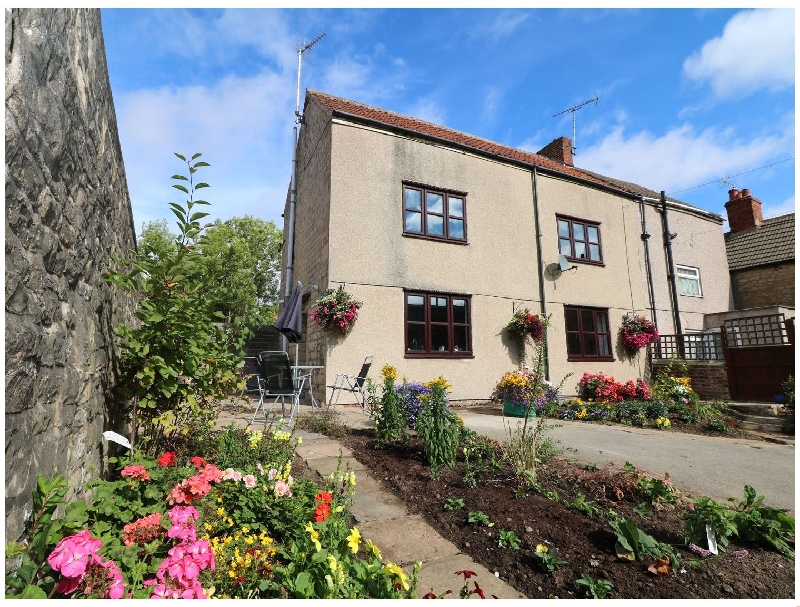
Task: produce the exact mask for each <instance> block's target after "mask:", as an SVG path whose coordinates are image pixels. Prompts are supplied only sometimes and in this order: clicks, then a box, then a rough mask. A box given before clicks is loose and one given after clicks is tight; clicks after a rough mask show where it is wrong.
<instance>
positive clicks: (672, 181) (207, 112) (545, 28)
mask: <svg viewBox="0 0 800 607" xmlns="http://www.w3.org/2000/svg"><path fill="white" fill-rule="evenodd" d="M101 15H102V23H103V34H104V42H105V48H106V56H107V61H108V69H109V77H110V81H111V88H112V93H113V97H114V104H115V108H116V114H117V123H118V128H119V135H120V140H121V146H122V154H123V159H124V162H125V170H126V173H127V179H128V188H129V191H130V195H131V202H132V206H133V215H134V221H135V223H136V230H137V234H138V233H140V232H141V228H142V226H143V224H144V223H145V222H148V221H153V220H157V219H167V220H168V221H169V222H170V224H171V225H172V229H173V231H177V230H176V228H175V227H174V222H173V216H172V214H171V212H170V210H169V207H168V203H169V202H178V201H180V199H179V198H177V197H178V196H179V192H177V190H173V189H172V188H171V187H170V186H171V184H172V182H171V181H170V177H171V175H173V174H175V173H180V172H182V170H183V169H185V167H182V166H181V162H180V161H179V160H178V159H177V158H175V156H174V155H173V153H174V152H180V153H181V154H183V155H184V156H189V155H192V154H194V153H195V152H200V153H202V154H203V156H202V160H205V161H207V162H208V163H209V164H210V165H211V166H210V167H207V168H203V169H201V171H202V172H201V173H199V174H198V177H199V178H200V179H202V180H203V181H205V182H207V183H209V184H210V186H211V187H210V188H209V189H207V190H204V191H203V195H204V196H203V197H204V198H205V199H206V200H208V201H209V202H211V206H210V207H208V209H207V210H208V211H210V213H211V215H210V217H209V218H207V220H214V219H222V220H225V219H228V218H230V217H234V216H243V215H253V216H255V217H259V218H261V219H264V220H272V221H275V223H276V224H277V226H278V227H279V228H282V227H283V220H282V219H281V214H282V213H283V208H284V203H285V200H286V195H287V190H288V187H289V182H290V177H291V162H292V129H293V127H294V126H295V120H294V118H295V116H294V113H295V103H296V90H297V89H296V87H297V58H298V55H297V50H298V48H300V47H301V46H302V45H304V44H306V43H308V42H311V41H312V40H313V39H314V38H316V37H317V36H318V35H320V34H322V33H323V32H324V33H325V37H324V38H323V39H322V40H320V41H319V42H318V43H317V44H316V45H315V46H314V47H313V49H312V51H311V52H310V53H306V54H305V55H304V57H305V58H306V59H308V61H304V62H303V67H302V79H301V89H300V90H301V93H300V107H301V109H302V105H303V99H304V95H305V89H306V88H310V89H316V90H320V91H324V92H326V93H330V94H332V95H336V96H340V97H344V98H346V99H351V100H354V101H358V102H361V103H366V104H369V105H373V106H377V107H380V108H383V109H387V110H391V111H394V112H398V113H401V114H405V115H409V116H413V117H416V118H420V119H423V120H428V121H431V122H434V123H436V124H441V125H443V126H446V127H450V128H453V129H457V130H459V131H464V132H467V133H471V134H473V135H477V136H479V137H483V138H486V139H490V140H492V141H497V142H500V143H503V144H505V145H509V146H512V147H516V148H520V149H524V150H528V151H531V152H536V151H538V150H540V149H541V148H543V147H544V146H545V145H547V144H548V143H549V142H550V141H552V140H553V139H556V138H558V137H561V136H566V137H570V138H572V136H573V120H572V116H573V114H572V113H571V112H565V113H562V114H561V115H559V116H555V117H554V115H555V114H558V113H559V112H562V111H563V110H566V109H568V108H571V107H574V106H576V105H579V104H582V103H583V102H585V101H589V100H592V99H594V98H595V97H597V99H598V101H597V103H589V104H586V105H584V106H583V107H581V108H580V109H579V110H577V111H576V112H575V121H576V137H575V145H576V148H577V153H576V155H575V158H574V162H575V166H576V167H579V168H585V169H589V170H591V171H595V172H598V173H601V174H603V175H607V176H609V177H613V178H616V179H622V180H625V181H632V182H634V183H638V184H639V185H642V186H645V187H647V188H650V189H652V190H655V191H661V190H664V191H666V193H667V194H668V195H669V196H673V197H675V198H677V199H679V200H683V201H685V202H687V203H689V204H692V205H695V206H697V207H700V208H702V209H706V210H708V211H712V212H714V213H718V214H720V215H722V216H723V217H724V216H725V208H724V204H725V202H726V201H727V200H728V190H729V189H731V188H732V187H735V188H738V189H743V188H749V189H750V190H751V193H752V195H753V196H755V197H756V198H758V199H759V200H761V201H762V203H763V207H762V212H763V215H764V217H765V218H767V217H775V216H778V215H781V214H784V213H792V212H794V205H795V201H794V176H795V162H794V155H795V154H794V150H795V134H794V133H795V115H794V107H795V96H794V93H795V52H794V25H795V11H794V10H793V9H757V10H752V9H736V8H734V9H688V8H684V9H645V8H642V9H622V8H618V9H574V8H570V9H556V8H552V9H510V8H505V9H461V8H459V9H432V10H429V9H421V8H399V9H386V10H384V9H380V10H379V9H355V8H351V9H327V8H325V9H322V8H319V9H272V8H262V9H187V8H177V9H102V10H101Z"/></svg>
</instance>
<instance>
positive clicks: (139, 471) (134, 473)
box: [120, 466, 150, 481]
mask: <svg viewBox="0 0 800 607" xmlns="http://www.w3.org/2000/svg"><path fill="white" fill-rule="evenodd" d="M120 474H121V475H122V476H130V477H131V478H132V479H133V480H135V481H149V480H150V474H149V473H148V472H147V468H145V467H144V466H125V467H124V468H123V469H122V472H120Z"/></svg>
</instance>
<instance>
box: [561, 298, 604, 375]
mask: <svg viewBox="0 0 800 607" xmlns="http://www.w3.org/2000/svg"><path fill="white" fill-rule="evenodd" d="M570 311H575V312H576V314H577V316H578V330H577V331H573V330H570V329H569V324H568V323H567V314H568V313H569V312H570ZM584 312H591V313H592V315H593V321H592V322H593V324H594V331H585V330H584V329H583V313H584ZM598 314H603V315H605V321H606V329H607V330H606V331H599V330H598V322H597V315H598ZM564 333H566V344H567V360H568V361H600V362H612V361H613V360H614V340H613V339H612V334H611V324H610V322H609V319H608V308H594V307H591V306H564ZM573 334H577V335H578V336H579V338H578V343H579V344H580V346H581V352H580V354H570V351H569V336H570V335H573ZM585 335H594V338H595V344H596V348H597V352H598V354H586V353H585V338H584V336H585ZM601 335H605V336H606V339H607V341H608V352H609V353H608V354H600V353H599V352H600V336H601Z"/></svg>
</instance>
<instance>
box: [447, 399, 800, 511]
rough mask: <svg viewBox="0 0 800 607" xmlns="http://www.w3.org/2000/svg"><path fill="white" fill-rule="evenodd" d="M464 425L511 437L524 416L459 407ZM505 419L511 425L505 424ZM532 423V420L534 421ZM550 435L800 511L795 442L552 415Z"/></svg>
mask: <svg viewBox="0 0 800 607" xmlns="http://www.w3.org/2000/svg"><path fill="white" fill-rule="evenodd" d="M456 412H457V413H458V414H459V415H460V416H461V418H462V419H463V420H464V425H465V426H467V427H468V428H470V429H471V430H474V431H475V432H478V433H479V434H484V435H486V436H489V437H491V438H495V439H498V440H505V439H507V438H508V425H509V423H510V424H511V428H512V429H513V428H515V427H516V424H518V423H521V421H522V420H519V419H515V418H503V417H502V416H500V415H491V414H485V413H478V412H474V411H471V410H470V409H457V410H456ZM504 420H505V425H504ZM529 423H530V422H529ZM547 423H548V425H552V426H558V427H553V428H552V429H551V430H549V431H548V433H547V436H549V437H551V438H552V439H554V440H557V441H560V443H561V444H560V446H561V447H562V448H564V449H565V452H564V455H565V456H567V457H572V458H573V459H575V460H576V461H577V462H580V463H584V464H592V463H596V464H598V465H602V464H605V463H607V462H611V461H615V462H618V463H620V464H624V463H625V462H626V461H627V462H630V463H631V464H633V465H634V466H636V468H637V469H639V470H643V471H646V472H648V473H650V474H652V475H653V476H657V477H659V478H664V473H666V472H669V475H670V477H671V481H672V482H673V483H674V484H675V486H676V487H678V488H679V489H682V490H684V491H687V492H689V493H691V494H693V495H697V496H699V495H707V496H709V497H711V498H713V499H715V500H717V501H726V500H727V499H728V498H729V497H734V498H736V499H737V500H741V499H743V497H744V486H745V484H747V485H751V486H752V487H753V488H754V489H755V490H756V494H757V495H763V496H765V500H764V502H765V504H766V505H768V506H772V507H773V508H786V509H788V510H789V511H790V514H791V515H792V516H794V510H795V494H794V470H795V466H794V444H793V443H794V441H793V440H790V441H787V442H789V443H791V444H775V443H770V442H766V441H761V440H745V439H739V438H719V437H709V436H699V435H694V434H683V433H680V432H669V431H662V430H652V429H647V428H633V427H628V426H621V425H620V426H617V425H607V426H606V425H601V424H590V423H586V422H577V421H561V420H547Z"/></svg>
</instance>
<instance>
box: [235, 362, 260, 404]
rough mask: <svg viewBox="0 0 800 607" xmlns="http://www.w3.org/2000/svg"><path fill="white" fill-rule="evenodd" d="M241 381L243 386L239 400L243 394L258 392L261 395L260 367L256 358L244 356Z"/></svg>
mask: <svg viewBox="0 0 800 607" xmlns="http://www.w3.org/2000/svg"><path fill="white" fill-rule="evenodd" d="M242 379H243V380H244V386H243V387H242V393H241V394H239V398H242V397H243V396H244V395H245V394H254V393H256V392H258V393H259V394H261V367H260V366H259V364H258V358H257V357H255V356H245V357H244V366H243V367H242Z"/></svg>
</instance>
